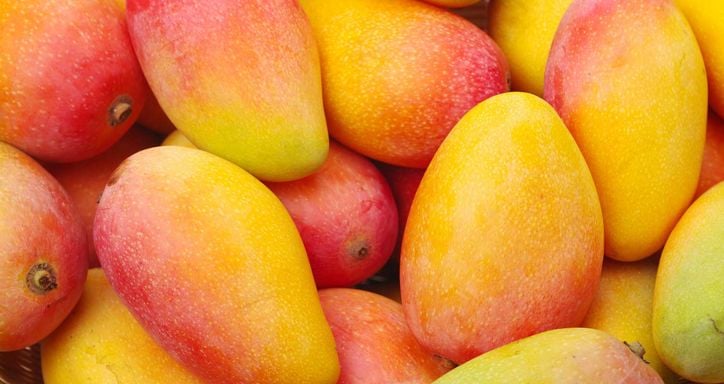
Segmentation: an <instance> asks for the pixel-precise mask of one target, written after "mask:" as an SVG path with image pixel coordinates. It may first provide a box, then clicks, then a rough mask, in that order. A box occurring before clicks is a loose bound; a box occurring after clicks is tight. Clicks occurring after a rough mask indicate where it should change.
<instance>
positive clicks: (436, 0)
mask: <svg viewBox="0 0 724 384" xmlns="http://www.w3.org/2000/svg"><path fill="white" fill-rule="evenodd" d="M423 1H425V2H426V3H430V4H434V5H437V6H438V7H446V8H462V7H467V6H469V5H473V4H475V3H478V2H480V0H423Z"/></svg>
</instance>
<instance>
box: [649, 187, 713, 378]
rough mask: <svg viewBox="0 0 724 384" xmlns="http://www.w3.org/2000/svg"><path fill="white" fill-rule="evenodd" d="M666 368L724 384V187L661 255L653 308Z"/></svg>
mask: <svg viewBox="0 0 724 384" xmlns="http://www.w3.org/2000/svg"><path fill="white" fill-rule="evenodd" d="M653 332H654V343H655V344H656V349H657V350H658V352H659V356H661V359H662V360H663V361H664V363H665V364H666V365H667V366H668V367H669V368H671V369H672V370H673V371H674V372H676V373H678V374H679V375H681V376H682V377H684V378H686V379H689V380H692V381H695V382H699V383H722V382H724V182H721V183H719V184H717V185H716V186H715V187H713V188H711V189H709V190H708V191H707V192H705V193H704V194H703V195H701V196H700V197H699V198H698V199H697V200H696V201H695V202H694V204H692V205H691V207H689V209H688V210H687V211H686V213H685V214H684V216H682V218H681V220H679V222H678V223H677V224H676V227H675V228H674V230H673V232H671V236H670V237H669V239H668V240H667V241H666V246H665V247H664V250H663V252H662V254H661V260H660V262H659V269H658V273H657V275H656V287H655V290H654V307H653Z"/></svg>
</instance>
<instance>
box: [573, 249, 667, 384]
mask: <svg viewBox="0 0 724 384" xmlns="http://www.w3.org/2000/svg"><path fill="white" fill-rule="evenodd" d="M657 267H658V258H656V257H650V258H647V259H644V260H641V261H637V262H633V263H624V262H620V261H615V260H611V259H607V260H605V261H604V263H603V270H602V271H601V283H600V285H599V286H598V293H597V294H596V297H595V299H593V303H592V304H591V308H590V309H589V310H588V314H587V315H586V319H585V320H584V321H583V324H581V326H582V327H586V328H595V329H599V330H601V331H604V332H607V333H609V334H611V335H613V336H615V337H617V338H618V339H619V340H621V341H625V342H627V343H629V344H631V343H635V342H638V343H640V344H641V346H643V348H644V350H645V354H644V356H643V358H644V360H646V361H647V362H648V363H649V366H651V368H653V369H654V370H656V372H658V373H659V375H661V377H662V378H663V380H664V381H665V382H666V383H670V384H679V383H680V381H679V380H678V378H677V377H676V375H675V374H674V373H673V372H671V370H670V369H668V368H667V367H666V366H665V365H664V363H662V362H661V359H660V358H659V355H658V353H657V352H656V348H655V347H654V340H653V334H652V333H651V308H652V306H653V301H654V283H655V281H656V270H657Z"/></svg>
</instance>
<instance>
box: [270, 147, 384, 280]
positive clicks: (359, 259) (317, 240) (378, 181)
mask: <svg viewBox="0 0 724 384" xmlns="http://www.w3.org/2000/svg"><path fill="white" fill-rule="evenodd" d="M266 186H267V187H268V188H269V189H270V190H271V191H272V192H274V194H275V195H276V196H277V197H278V198H279V200H281V202H282V203H283V204H284V207H286V209H287V211H288V212H289V214H290V215H291V216H292V219H293V220H294V224H295V225H296V226H297V229H298V230H299V234H300V235H301V236H302V241H303V242H304V248H305V249H306V251H307V256H308V258H309V263H310V265H311V267H312V273H313V274H314V281H315V282H316V284H317V287H318V288H327V287H351V286H353V285H355V284H359V283H361V282H362V281H364V280H366V279H367V278H369V277H371V276H372V275H374V274H375V272H377V271H379V270H380V268H382V266H384V265H385V263H386V262H387V260H389V259H390V255H392V251H393V249H394V247H395V242H396V240H397V231H398V227H397V223H398V220H397V207H396V205H395V199H394V197H393V196H392V192H391V191H390V187H389V185H388V184H387V180H385V178H384V176H382V174H381V173H380V171H379V170H378V169H377V168H376V167H375V166H374V164H372V162H371V161H369V160H368V159H367V158H365V157H364V156H362V155H360V154H357V153H355V152H353V151H351V150H349V149H347V148H345V147H343V146H342V145H339V144H337V143H336V142H330V146H329V155H328V156H327V160H326V161H325V162H324V164H323V165H322V167H321V168H320V169H319V170H318V171H317V172H315V173H314V174H313V175H310V176H307V177H305V178H303V179H300V180H295V181H289V182H286V183H266Z"/></svg>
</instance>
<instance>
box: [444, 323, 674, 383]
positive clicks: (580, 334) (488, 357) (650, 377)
mask: <svg viewBox="0 0 724 384" xmlns="http://www.w3.org/2000/svg"><path fill="white" fill-rule="evenodd" d="M478 383H486V384H497V383H500V384H507V383H520V384H599V383H617V384H654V383H663V381H662V380H661V378H660V377H659V376H658V374H657V373H656V371H654V370H653V369H652V368H651V367H649V366H648V365H646V363H644V362H643V361H642V360H641V359H640V358H639V357H638V356H636V355H635V354H633V353H632V352H631V351H630V350H629V349H628V347H626V345H624V344H623V343H622V342H621V341H619V340H618V339H616V338H615V337H613V336H611V335H609V334H607V333H605V332H602V331H599V330H595V329H588V328H564V329H555V330H552V331H547V332H543V333H540V334H537V335H533V336H530V337H527V338H525V339H522V340H518V341H516V342H513V343H510V344H507V345H505V346H502V347H500V348H498V349H495V350H493V351H490V352H488V353H486V354H484V355H482V356H480V357H478V358H476V359H474V360H471V361H469V362H467V363H465V364H463V365H461V366H459V367H457V368H455V369H453V370H452V371H450V372H449V373H447V374H446V375H445V376H443V377H441V378H439V379H438V380H436V381H434V382H433V384H478Z"/></svg>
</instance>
